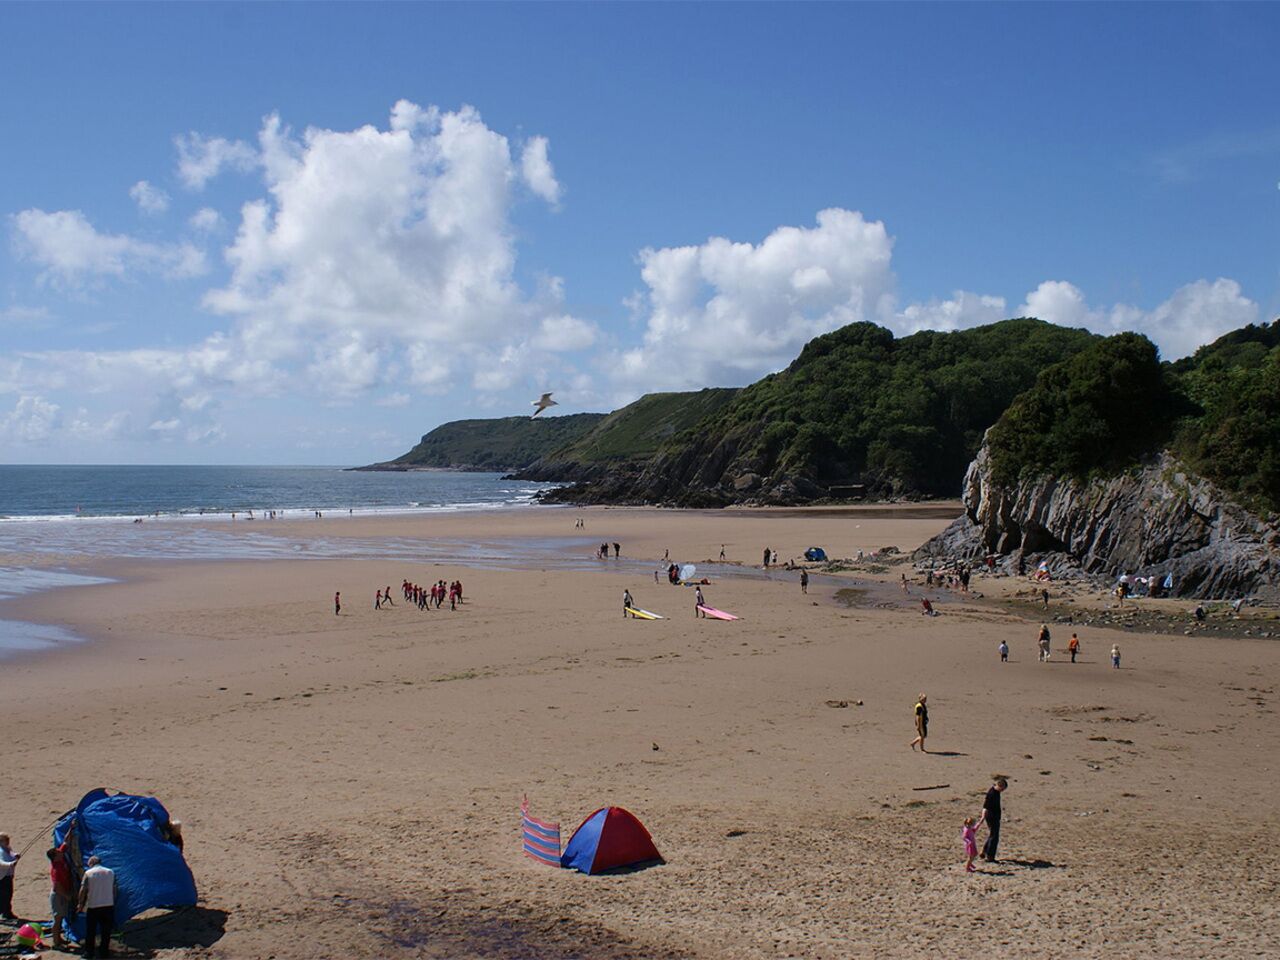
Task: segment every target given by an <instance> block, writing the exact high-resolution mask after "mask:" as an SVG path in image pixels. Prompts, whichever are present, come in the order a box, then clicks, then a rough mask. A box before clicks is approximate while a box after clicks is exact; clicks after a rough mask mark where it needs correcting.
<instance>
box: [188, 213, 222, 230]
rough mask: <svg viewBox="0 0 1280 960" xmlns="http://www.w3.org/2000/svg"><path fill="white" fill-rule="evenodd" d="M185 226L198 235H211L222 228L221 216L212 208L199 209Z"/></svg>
mask: <svg viewBox="0 0 1280 960" xmlns="http://www.w3.org/2000/svg"><path fill="white" fill-rule="evenodd" d="M187 224H188V225H189V226H190V227H191V229H192V230H195V231H196V232H198V233H213V231H215V230H217V229H218V228H219V227H221V226H222V214H220V213H218V211H217V210H214V209H213V207H201V208H200V209H199V210H197V211H196V212H195V213H193V214H192V215H191V218H190V219H189V220H188V221H187Z"/></svg>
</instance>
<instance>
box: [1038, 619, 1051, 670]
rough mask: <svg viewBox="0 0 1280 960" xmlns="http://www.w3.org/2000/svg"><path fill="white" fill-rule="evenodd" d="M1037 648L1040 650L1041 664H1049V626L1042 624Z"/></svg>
mask: <svg viewBox="0 0 1280 960" xmlns="http://www.w3.org/2000/svg"><path fill="white" fill-rule="evenodd" d="M1036 646H1038V647H1039V648H1040V662H1041V663H1048V662H1049V625H1048V624H1046V623H1042V624H1040V633H1039V635H1037V636H1036Z"/></svg>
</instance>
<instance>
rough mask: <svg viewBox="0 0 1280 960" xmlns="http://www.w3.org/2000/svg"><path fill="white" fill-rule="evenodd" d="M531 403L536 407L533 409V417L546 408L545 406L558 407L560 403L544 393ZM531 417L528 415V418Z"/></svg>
mask: <svg viewBox="0 0 1280 960" xmlns="http://www.w3.org/2000/svg"><path fill="white" fill-rule="evenodd" d="M533 405H534V406H535V407H537V408H538V409H537V410H535V411H533V417H536V416H537V415H538V414H540V413H541V412H542V411H543V410H545V409H547V407H558V406H559V405H560V404H558V403H556V401H554V400H552V399H551V394H549V393H544V394H543V395H542V396H541V397H539V398H538V399H537V400H534V401H533ZM533 417H530V418H529V419H530V420H532V419H533Z"/></svg>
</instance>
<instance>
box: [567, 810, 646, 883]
mask: <svg viewBox="0 0 1280 960" xmlns="http://www.w3.org/2000/svg"><path fill="white" fill-rule="evenodd" d="M651 862H658V863H661V862H662V854H660V853H658V848H657V847H655V846H654V845H653V838H652V837H650V836H649V831H648V830H646V829H645V828H644V824H643V823H641V822H640V821H639V820H637V819H636V817H635V815H634V814H632V813H631V812H630V811H627V810H624V809H623V808H622V807H601V808H600V809H599V810H597V811H596V812H595V813H593V814H591V816H589V817H587V819H585V820H583V821H582V826H580V827H578V829H577V830H575V831H574V832H573V836H572V837H571V838H570V840H569V845H568V846H567V847H565V848H564V853H563V855H561V857H560V866H562V867H567V868H569V869H571V870H581V871H582V872H583V873H603V872H604V871H605V870H612V869H615V868H616V867H630V866H634V865H636V864H640V863H651Z"/></svg>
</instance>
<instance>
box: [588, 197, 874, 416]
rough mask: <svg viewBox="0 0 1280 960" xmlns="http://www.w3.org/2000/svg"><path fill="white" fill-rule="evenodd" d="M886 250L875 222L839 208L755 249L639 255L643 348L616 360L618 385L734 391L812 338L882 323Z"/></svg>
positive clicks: (719, 246) (720, 247) (714, 246)
mask: <svg viewBox="0 0 1280 960" xmlns="http://www.w3.org/2000/svg"><path fill="white" fill-rule="evenodd" d="M892 251H893V239H892V238H891V237H890V236H889V234H888V232H887V231H886V230H885V227H884V224H883V223H880V222H878V221H867V220H865V219H864V218H863V216H862V214H860V213H858V212H856V211H850V210H841V209H830V210H823V211H821V212H820V213H819V214H818V216H817V224H816V226H813V227H779V228H777V229H776V230H774V231H773V232H772V233H770V234H769V236H767V237H765V238H764V240H762V241H761V242H760V243H759V244H750V243H734V242H731V241H729V240H727V239H725V238H723V237H713V238H711V239H710V240H708V241H707V242H706V243H703V244H700V245H698V246H695V247H667V248H663V249H660V250H654V249H646V250H643V251H641V253H640V268H641V269H640V274H641V278H642V279H643V280H644V283H645V285H646V287H647V290H646V291H645V293H644V295H643V301H642V302H643V305H644V312H645V314H646V327H645V333H644V343H643V346H641V347H637V348H635V349H632V350H626V351H624V352H623V353H622V354H621V355H620V356H618V357H617V358H615V360H614V363H613V365H614V366H615V367H616V370H617V373H618V377H619V378H620V379H621V380H622V381H623V382H624V384H626V385H629V386H631V387H633V388H636V389H639V390H642V391H649V390H658V389H672V388H680V387H691V386H712V385H718V384H740V383H743V382H747V381H749V380H751V379H754V378H755V377H757V376H759V375H761V374H763V373H766V372H768V371H770V370H777V369H779V368H781V367H782V366H784V365H785V364H787V363H789V362H790V361H791V360H792V359H794V357H795V356H796V354H797V353H799V351H800V348H801V347H802V346H803V345H804V344H805V343H806V342H808V341H809V340H810V339H812V338H813V337H815V336H817V335H819V334H822V333H827V332H829V331H831V330H834V329H836V328H838V327H842V326H844V325H845V324H848V323H852V322H854V321H857V320H882V319H886V318H888V317H890V316H891V314H892V291H893V284H894V278H893V273H892V271H891V269H890V258H891V255H892ZM632 302H633V304H634V303H636V301H634V300H633V301H632Z"/></svg>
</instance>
